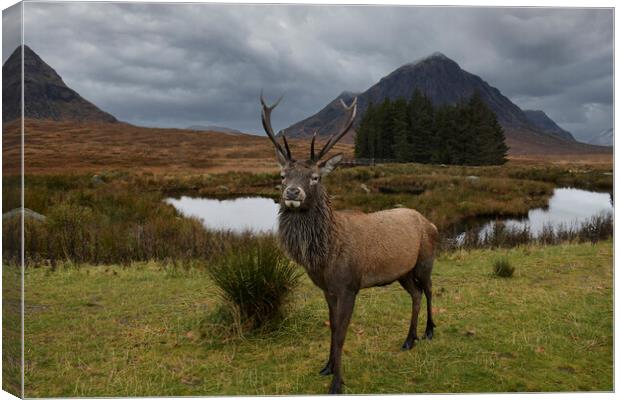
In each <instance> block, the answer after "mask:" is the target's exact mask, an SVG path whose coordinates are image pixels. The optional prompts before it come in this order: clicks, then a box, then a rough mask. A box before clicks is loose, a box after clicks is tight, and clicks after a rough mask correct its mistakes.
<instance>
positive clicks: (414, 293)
mask: <svg viewBox="0 0 620 400" xmlns="http://www.w3.org/2000/svg"><path fill="white" fill-rule="evenodd" d="M398 282H400V284H401V285H402V287H403V288H404V289H405V290H406V291H407V292H409V294H410V295H411V303H412V304H411V323H410V324H409V333H408V334H407V338H406V339H405V342H404V343H403V345H402V347H401V348H402V349H403V350H410V349H411V348H412V347H413V345H414V344H415V341H416V340H418V315H419V314H420V302H421V301H422V288H421V287H420V286H418V284H417V282H416V279H415V277H414V275H413V271H410V272H409V273H407V275H405V276H403V277H402V278H400V279H399V280H398Z"/></svg>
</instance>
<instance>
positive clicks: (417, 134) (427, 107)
mask: <svg viewBox="0 0 620 400" xmlns="http://www.w3.org/2000/svg"><path fill="white" fill-rule="evenodd" d="M433 114H434V109H433V103H431V101H430V99H429V98H428V97H426V95H424V94H422V92H421V91H420V90H419V89H416V90H415V92H414V93H413V96H412V98H411V103H410V120H411V143H412V146H413V157H412V159H411V161H415V162H419V163H428V162H430V160H431V156H432V153H433V150H435V149H434V146H433V141H434V134H433Z"/></svg>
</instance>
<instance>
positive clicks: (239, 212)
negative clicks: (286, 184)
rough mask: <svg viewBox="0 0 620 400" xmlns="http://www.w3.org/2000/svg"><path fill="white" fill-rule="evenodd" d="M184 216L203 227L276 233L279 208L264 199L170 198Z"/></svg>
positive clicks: (272, 202)
mask: <svg viewBox="0 0 620 400" xmlns="http://www.w3.org/2000/svg"><path fill="white" fill-rule="evenodd" d="M166 202H167V203H169V204H172V205H173V206H174V207H175V208H176V209H177V210H179V211H180V212H181V214H183V215H184V216H186V217H196V218H199V219H200V220H201V221H202V223H203V224H204V226H205V227H207V228H209V229H216V230H232V231H233V232H238V233H241V232H243V231H248V230H249V231H252V232H256V233H259V232H275V231H276V230H277V217H278V209H279V205H278V204H277V203H276V202H274V201H273V199H270V198H266V197H241V198H236V199H230V200H215V199H203V198H195V197H187V196H183V197H181V198H180V199H174V198H169V199H166Z"/></svg>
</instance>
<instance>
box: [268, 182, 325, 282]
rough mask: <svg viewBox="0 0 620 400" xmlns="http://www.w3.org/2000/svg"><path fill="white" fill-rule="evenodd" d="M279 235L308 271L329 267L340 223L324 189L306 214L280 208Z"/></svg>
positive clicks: (318, 192)
mask: <svg viewBox="0 0 620 400" xmlns="http://www.w3.org/2000/svg"><path fill="white" fill-rule="evenodd" d="M279 220H280V226H279V229H278V235H279V236H280V242H281V243H282V245H283V246H284V249H285V250H286V252H287V253H288V255H289V256H290V257H291V258H292V259H293V260H295V261H296V262H297V263H298V264H301V265H302V266H304V267H305V268H306V270H307V271H308V273H310V274H312V273H313V272H320V270H321V268H323V267H325V265H326V263H327V260H328V257H329V252H330V244H331V243H333V242H332V239H333V237H334V235H335V232H336V223H335V220H334V215H333V212H332V207H331V204H330V201H329V197H328V195H327V193H326V192H325V190H324V189H323V187H317V193H316V200H315V201H314V203H313V204H312V205H311V206H310V207H309V208H308V209H307V210H302V211H295V210H289V209H287V208H286V207H284V206H283V205H280V218H279Z"/></svg>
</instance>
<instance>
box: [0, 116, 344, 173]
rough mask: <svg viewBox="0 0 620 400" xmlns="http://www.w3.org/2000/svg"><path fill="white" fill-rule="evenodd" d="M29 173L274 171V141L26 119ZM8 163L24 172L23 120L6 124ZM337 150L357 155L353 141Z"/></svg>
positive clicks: (304, 147)
mask: <svg viewBox="0 0 620 400" xmlns="http://www.w3.org/2000/svg"><path fill="white" fill-rule="evenodd" d="M25 131H26V143H27V145H26V148H25V158H26V163H25V169H26V171H27V173H35V174H39V173H41V174H53V173H79V172H94V173H96V172H101V171H110V170H118V169H121V170H131V171H133V172H135V171H150V172H171V173H173V172H180V173H189V172H192V171H194V172H209V173H214V172H222V171H248V172H264V171H275V170H276V169H277V164H276V161H275V156H274V152H273V145H272V144H271V142H270V141H269V140H268V139H267V137H266V136H255V135H246V134H239V135H230V134H227V133H222V132H211V131H192V130H188V129H164V128H144V127H139V126H134V125H130V124H126V123H122V122H119V123H96V122H75V121H49V120H36V119H26V121H25ZM3 132H4V133H3V137H2V140H3V168H4V171H5V172H6V173H16V172H17V171H19V144H20V129H19V121H13V122H11V123H7V124H3ZM290 144H291V150H292V151H293V153H294V154H304V155H305V154H307V153H308V151H309V148H310V144H309V142H308V141H307V140H295V139H293V140H291V141H290ZM333 151H334V152H338V151H342V152H344V153H345V155H346V156H347V157H350V156H352V154H353V146H351V145H347V144H338V145H336V147H335V149H334V150H333Z"/></svg>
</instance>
